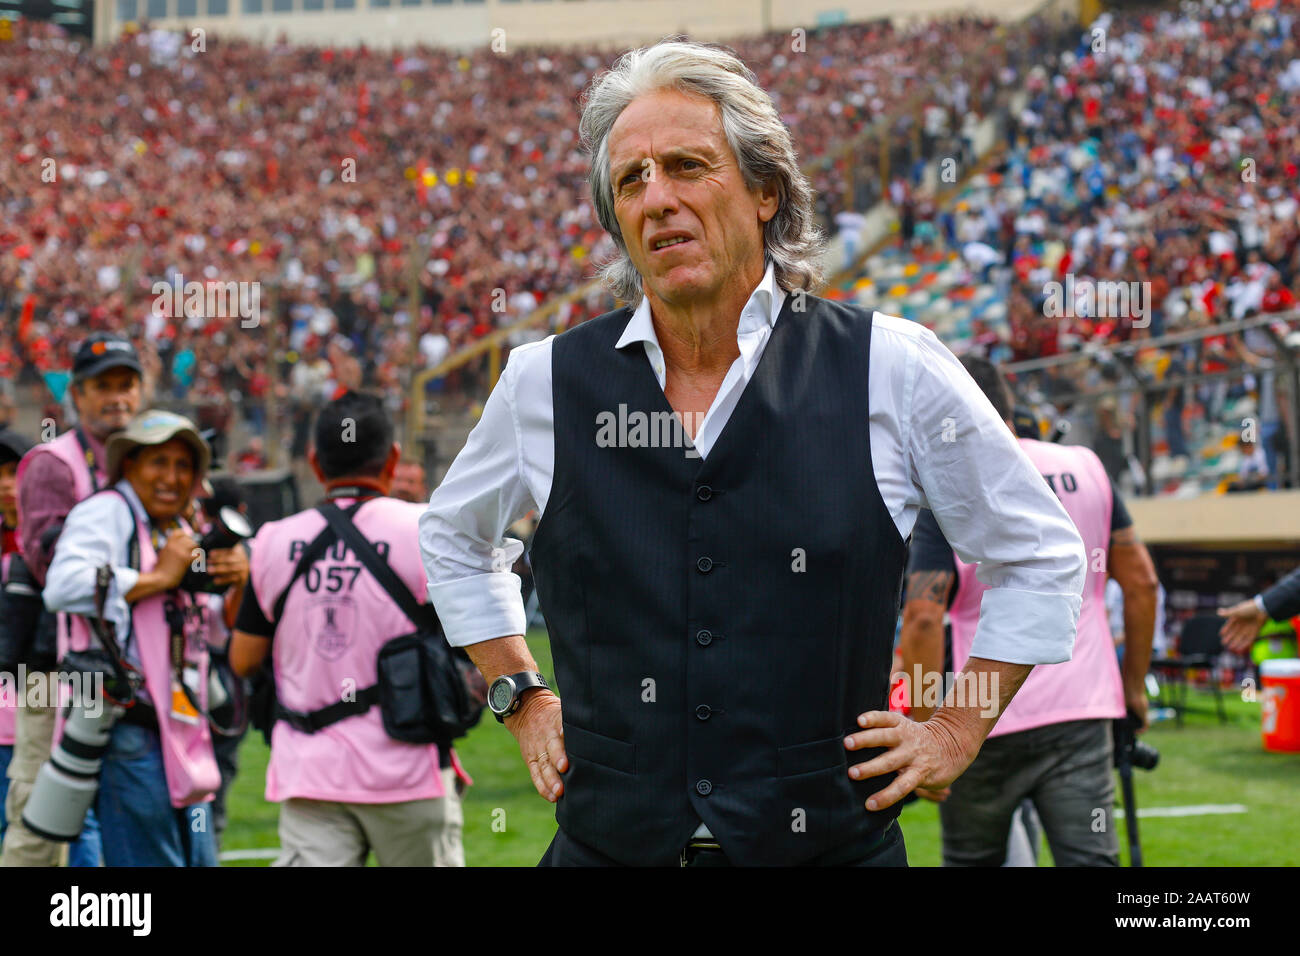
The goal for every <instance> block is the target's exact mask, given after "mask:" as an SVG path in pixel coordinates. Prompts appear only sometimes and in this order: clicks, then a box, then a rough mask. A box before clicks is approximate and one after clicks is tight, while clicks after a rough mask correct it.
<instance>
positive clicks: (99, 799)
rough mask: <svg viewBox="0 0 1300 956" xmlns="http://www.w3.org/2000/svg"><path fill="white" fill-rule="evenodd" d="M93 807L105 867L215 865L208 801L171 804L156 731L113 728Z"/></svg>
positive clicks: (121, 727) (129, 726) (215, 857)
mask: <svg viewBox="0 0 1300 956" xmlns="http://www.w3.org/2000/svg"><path fill="white" fill-rule="evenodd" d="M95 810H96V812H97V813H98V815H99V822H100V825H101V827H102V831H101V838H102V841H103V846H104V863H105V865H106V866H216V865H217V847H216V841H215V840H214V839H213V835H212V813H211V809H210V807H209V805H208V804H206V803H199V804H194V805H192V806H188V807H184V808H182V809H180V810H177V809H175V808H174V807H172V805H171V798H170V797H169V796H168V792H167V777H166V774H165V772H164V770H163V757H162V745H161V742H160V741H159V738H158V733H157V731H153V730H147V729H145V728H144V727H138V726H136V725H134V724H120V723H119V724H118V725H117V726H116V727H114V728H113V735H112V737H111V738H110V739H109V743H108V752H107V753H105V754H104V766H103V770H102V771H101V772H100V778H99V793H98V794H97V795H96V797H95Z"/></svg>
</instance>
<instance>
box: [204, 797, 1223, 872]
mask: <svg viewBox="0 0 1300 956" xmlns="http://www.w3.org/2000/svg"><path fill="white" fill-rule="evenodd" d="M1245 812H1247V811H1246V807H1245V805H1244V804H1240V803H1198V804H1194V805H1192V806H1190V807H1147V808H1146V809H1145V810H1141V809H1139V810H1138V819H1142V818H1143V817H1207V816H1215V815H1218V814H1225V813H1245ZM1115 819H1117V820H1123V819H1124V809H1123V808H1122V807H1117V808H1116V809H1115ZM279 855H280V850H279V848H278V847H277V848H267V849H261V850H226V851H224V852H223V853H222V854H221V855H220V857H219V859H221V860H274V859H275V858H276V857H277V856H279Z"/></svg>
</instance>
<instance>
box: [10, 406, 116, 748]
mask: <svg viewBox="0 0 1300 956" xmlns="http://www.w3.org/2000/svg"><path fill="white" fill-rule="evenodd" d="M37 455H53V456H54V457H55V458H58V459H59V460H60V461H62V462H63V463H64V464H65V465H67V466H68V471H69V472H71V474H72V488H73V494H74V495H75V496H76V501H74V502H72V504H73V505H75V504H77V503H78V502H81V501H85V500H86V499H87V498H89V497H90V496H91V495H92V494H93V493H94V491H95V485H94V483H93V482H92V479H91V475H90V463H89V462H87V461H86V453H85V452H84V451H83V450H82V448H81V443H80V442H79V441H78V440H77V433H76V430H75V429H73V430H69V431H66V432H64V433H63V434H62V435H60V436H59V437H58V438H55V439H53V440H52V441H48V442H44V443H42V444H39V445H37V446H36V447H34V448H33V449H32V450H31V451H29V452H28V453H27V454H26V455H24V456H23V458H22V461H20V462H18V473H17V481H18V486H19V487H20V488H21V487H22V483H23V475H24V474H25V473H26V472H27V468H28V466H29V465H30V464H31V463H32V461H33V459H35V457H36V456H37ZM95 465H96V467H95V477H94V482H98V484H99V487H101V488H103V487H104V486H105V485H107V484H108V476H107V475H105V474H104V472H103V467H102V466H103V463H102V462H98V461H97V462H96V463H95ZM18 506H19V511H18V526H19V527H20V528H21V527H22V524H23V516H22V496H21V495H20V496H19V497H18ZM68 510H69V511H71V510H72V507H71V505H70V506H69V508H68ZM22 541H23V536H22V535H21V534H20V535H19V536H18V545H19V549H20V550H21V548H22ZM56 619H57V621H58V640H59V649H60V652H62V650H63V648H64V646H65V645H66V642H67V633H68V615H66V614H64V613H63V612H59V613H58V614H57V615H56ZM23 690H24V689H23V688H21V687H19V688H17V693H19V694H22V693H23ZM14 719H15V718H14V714H13V711H12V710H11V709H9V708H7V707H0V744H3V743H5V742H8V743H13V727H14ZM62 732H63V720H62V715H60V716H59V719H58V723H57V734H62ZM57 734H56V737H57Z"/></svg>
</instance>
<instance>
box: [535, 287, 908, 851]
mask: <svg viewBox="0 0 1300 956" xmlns="http://www.w3.org/2000/svg"><path fill="white" fill-rule="evenodd" d="M796 301H798V300H797V299H796V297H794V296H790V297H787V299H786V301H785V305H784V308H783V309H782V312H781V315H780V317H779V318H778V320H777V322H776V324H775V326H774V327H773V329H772V332H771V338H770V339H769V341H768V344H767V347H766V349H765V350H764V352H763V355H762V358H761V359H760V361H759V364H758V367H757V368H756V370H755V372H754V375H753V377H752V378H751V379H750V381H749V383H748V384H747V385H746V386H745V390H744V393H743V394H742V395H741V398H740V400H739V402H738V404H737V405H736V407H735V409H734V411H733V412H732V415H731V418H730V420H729V421H728V422H727V424H726V427H725V428H724V429H723V431H722V433H721V434H720V435H719V437H718V440H717V442H716V443H715V445H714V446H713V448H712V449H711V450H710V452H709V455H708V457H707V458H706V459H702V458H700V457H699V456H698V453H696V452H695V451H694V450H693V449H692V448H691V447H690V443H689V441H688V440H686V439H685V438H684V436H682V433H681V432H680V431H673V432H671V433H669V434H665V433H666V432H669V430H668V429H665V428H663V427H661V425H662V423H663V422H664V420H665V418H666V416H667V414H668V413H670V412H671V406H670V405H669V404H668V401H667V399H666V398H665V396H664V393H663V390H662V389H661V388H660V387H659V384H658V382H657V381H656V380H655V376H654V373H653V371H652V370H651V368H650V363H649V362H648V361H647V360H646V355H645V350H644V347H643V346H642V345H641V344H640V343H639V342H638V343H633V344H632V345H629V346H627V347H625V348H623V349H615V347H614V344H615V343H616V342H617V341H618V339H619V337H620V336H621V335H622V333H623V330H624V328H625V327H626V325H627V322H628V319H629V318H630V317H631V311H630V310H629V309H626V308H624V309H619V310H617V311H614V312H610V313H607V314H605V315H603V316H601V317H599V318H597V319H593V320H592V321H590V322H587V323H585V324H583V325H579V326H577V327H575V328H573V329H571V330H569V331H568V332H565V333H564V334H563V335H560V336H558V337H557V338H556V339H555V342H554V348H553V353H552V393H553V400H554V408H555V475H554V481H553V484H552V488H551V493H550V497H549V499H548V501H547V504H546V509H545V513H544V514H543V516H542V520H541V523H540V525H539V527H538V530H537V534H536V535H535V537H534V540H533V545H532V550H531V557H532V561H533V567H534V574H535V580H536V583H537V591H538V596H539V599H540V601H541V607H542V610H543V612H544V614H545V616H546V620H547V623H548V626H549V628H550V640H551V648H552V652H553V654H554V660H555V674H556V679H557V682H558V684H559V688H558V690H559V692H560V694H561V696H562V698H563V710H564V734H565V748H566V750H567V752H568V757H569V761H570V764H571V769H570V770H569V771H568V773H567V775H566V778H565V793H564V796H563V797H561V798H560V801H559V803H558V804H557V808H556V819H557V821H558V822H559V825H560V826H561V827H562V828H563V829H564V831H565V832H566V833H567V834H569V836H571V837H573V838H574V839H576V840H578V841H580V842H582V843H586V844H588V845H589V846H591V847H593V848H595V849H597V850H599V851H600V852H602V853H604V854H606V855H608V856H611V857H613V858H614V859H616V860H619V861H620V862H624V863H629V864H671V863H673V862H675V861H676V858H677V853H678V851H679V850H680V849H681V847H682V846H683V845H684V844H685V843H686V842H687V840H688V839H689V838H690V836H691V834H692V833H693V832H694V831H695V829H696V827H697V826H698V824H699V823H700V821H703V822H704V823H705V824H707V825H708V827H709V830H710V831H711V832H712V833H713V834H714V836H715V837H716V838H717V839H718V841H719V842H720V843H721V845H722V847H723V850H724V852H725V853H726V854H727V856H728V857H729V858H730V859H731V861H732V862H733V863H736V864H741V865H755V864H794V863H801V862H807V861H811V860H814V859H815V858H817V857H818V856H820V855H822V854H825V853H827V852H828V851H830V850H832V849H833V848H835V847H837V846H843V845H844V844H845V843H846V842H848V841H858V840H869V839H870V837H871V834H872V831H878V830H880V829H882V828H883V827H885V826H886V825H887V824H888V823H889V821H890V820H892V819H893V817H895V816H896V815H897V812H898V811H897V807H892V808H890V809H888V810H884V811H880V812H878V813H870V812H868V811H867V810H866V807H865V803H866V800H867V797H868V796H870V794H872V793H874V792H875V791H876V790H878V789H880V788H881V787H883V786H885V785H887V784H888V783H889V781H890V780H892V779H893V775H892V774H890V775H885V776H882V777H877V778H874V779H873V780H869V781H864V782H854V781H852V780H851V779H850V778H849V777H848V774H847V769H848V766H849V759H848V758H849V757H850V756H852V757H853V762H854V763H857V762H859V761H863V760H867V759H869V758H870V757H871V756H874V755H875V753H876V751H857V752H855V753H853V754H850V752H849V751H847V750H845V748H844V744H843V738H844V736H845V735H846V734H847V733H850V732H852V731H854V730H856V729H858V728H857V724H856V718H857V715H858V714H860V713H862V712H864V711H867V710H885V709H887V707H888V700H887V698H888V687H889V670H890V660H891V654H892V646H893V637H894V625H895V621H896V618H897V613H898V600H899V590H900V588H901V584H902V575H903V567H904V543H903V541H902V540H901V539H900V537H899V534H898V529H897V527H896V526H895V524H894V522H893V520H892V519H891V517H890V515H889V512H888V511H887V509H886V507H885V504H884V501H883V500H882V499H881V496H880V491H879V489H878V488H877V487H876V481H875V475H874V472H873V470H872V464H871V443H870V440H869V437H868V417H869V410H868V403H867V369H868V364H869V363H868V350H869V346H870V342H871V314H870V313H869V312H866V311H863V310H861V309H857V308H854V307H851V306H846V305H843V304H840V303H836V302H831V301H827V300H824V299H819V298H815V297H813V296H807V297H804V298H803V303H804V305H805V307H806V311H803V312H799V311H795V310H794V309H793V308H792V304H793V303H794V302H796ZM620 405H622V406H625V408H623V409H620ZM638 413H640V415H638ZM642 416H644V417H642ZM646 420H648V421H649V422H650V423H651V424H650V426H649V427H648V428H641V429H640V430H638V429H637V428H636V426H637V424H638V421H640V422H641V423H644V422H645V421H646ZM620 421H622V422H625V423H626V426H627V427H626V429H625V434H623V435H621V436H620V435H619V428H618V424H619V422H620ZM611 423H612V424H611ZM612 438H613V439H618V440H617V441H614V442H611V439H612ZM673 438H677V439H680V440H679V441H678V442H677V445H678V447H664V445H666V444H667V445H671V444H672V439H673ZM683 444H684V445H685V447H682V445H683Z"/></svg>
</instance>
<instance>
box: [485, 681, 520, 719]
mask: <svg viewBox="0 0 1300 956" xmlns="http://www.w3.org/2000/svg"><path fill="white" fill-rule="evenodd" d="M514 696H515V682H514V681H512V680H511V679H510V678H509V677H498V678H497V679H496V680H494V681H493V682H492V688H491V690H489V691H488V706H489V707H491V708H492V712H493V713H496V714H504V713H505V712H506V710H507V709H508V708H509V707H510V701H512V700H513V699H514Z"/></svg>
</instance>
